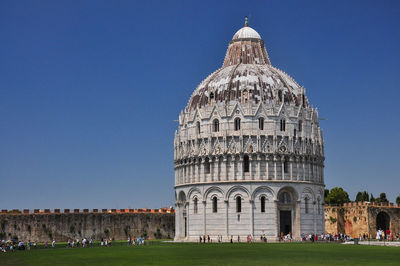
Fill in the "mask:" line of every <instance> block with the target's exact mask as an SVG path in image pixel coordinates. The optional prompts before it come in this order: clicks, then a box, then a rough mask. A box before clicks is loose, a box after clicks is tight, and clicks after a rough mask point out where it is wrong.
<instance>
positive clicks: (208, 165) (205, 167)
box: [204, 158, 211, 174]
mask: <svg viewBox="0 0 400 266" xmlns="http://www.w3.org/2000/svg"><path fill="white" fill-rule="evenodd" d="M210 168H211V167H210V159H208V158H206V161H205V163H204V173H205V174H209V173H210Z"/></svg>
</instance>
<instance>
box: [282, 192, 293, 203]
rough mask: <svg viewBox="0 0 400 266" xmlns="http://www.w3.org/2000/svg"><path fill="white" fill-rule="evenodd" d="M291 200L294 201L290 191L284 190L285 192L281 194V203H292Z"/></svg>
mask: <svg viewBox="0 0 400 266" xmlns="http://www.w3.org/2000/svg"><path fill="white" fill-rule="evenodd" d="M291 202H292V199H291V198H290V195H289V193H287V192H283V193H282V194H281V195H280V196H279V203H284V204H288V203H291Z"/></svg>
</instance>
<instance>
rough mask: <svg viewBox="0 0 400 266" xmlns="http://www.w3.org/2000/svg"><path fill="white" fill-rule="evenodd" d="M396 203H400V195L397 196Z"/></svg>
mask: <svg viewBox="0 0 400 266" xmlns="http://www.w3.org/2000/svg"><path fill="white" fill-rule="evenodd" d="M396 203H397V204H400V195H398V196H397V198H396Z"/></svg>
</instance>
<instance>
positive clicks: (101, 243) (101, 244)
mask: <svg viewBox="0 0 400 266" xmlns="http://www.w3.org/2000/svg"><path fill="white" fill-rule="evenodd" d="M103 245H104V240H103V238H101V241H100V246H103Z"/></svg>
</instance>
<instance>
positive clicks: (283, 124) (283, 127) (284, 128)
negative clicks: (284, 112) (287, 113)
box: [281, 119, 286, 131]
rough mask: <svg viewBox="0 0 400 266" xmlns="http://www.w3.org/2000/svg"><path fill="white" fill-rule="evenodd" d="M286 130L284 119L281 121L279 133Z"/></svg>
mask: <svg viewBox="0 0 400 266" xmlns="http://www.w3.org/2000/svg"><path fill="white" fill-rule="evenodd" d="M285 130H286V121H285V119H281V131H285Z"/></svg>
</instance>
